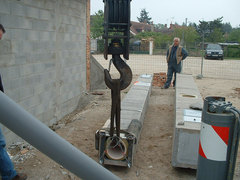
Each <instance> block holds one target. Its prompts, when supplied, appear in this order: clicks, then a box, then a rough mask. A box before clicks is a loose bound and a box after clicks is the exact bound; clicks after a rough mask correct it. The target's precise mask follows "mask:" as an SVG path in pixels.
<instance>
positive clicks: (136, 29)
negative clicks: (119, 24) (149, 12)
mask: <svg viewBox="0 0 240 180" xmlns="http://www.w3.org/2000/svg"><path fill="white" fill-rule="evenodd" d="M131 24H132V26H131V27H130V33H131V34H132V35H134V36H135V35H137V34H138V33H140V32H153V31H154V26H153V24H147V23H140V22H135V21H131Z"/></svg>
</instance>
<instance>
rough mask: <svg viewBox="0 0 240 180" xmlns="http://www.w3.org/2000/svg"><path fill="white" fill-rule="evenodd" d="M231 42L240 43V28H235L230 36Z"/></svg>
mask: <svg viewBox="0 0 240 180" xmlns="http://www.w3.org/2000/svg"><path fill="white" fill-rule="evenodd" d="M227 40H228V41H229V42H238V43H240V28H234V29H233V30H232V32H231V33H230V34H229V36H228V39H227Z"/></svg>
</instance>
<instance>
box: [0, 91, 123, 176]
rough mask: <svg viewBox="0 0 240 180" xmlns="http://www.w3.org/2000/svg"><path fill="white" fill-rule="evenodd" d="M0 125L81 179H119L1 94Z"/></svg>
mask: <svg viewBox="0 0 240 180" xmlns="http://www.w3.org/2000/svg"><path fill="white" fill-rule="evenodd" d="M0 122H1V123H2V124H3V125H4V126H6V127H7V128H8V129H10V130H11V131H13V132H14V133H15V134H17V135H18V136H20V137H21V138H23V139H24V140H26V141H27V142H28V143H30V144H31V145H33V146H34V147H35V148H37V149H38V150H39V151H41V152H42V153H44V154H45V155H47V156H48V157H50V158H51V159H53V160H54V161H56V162H57V163H58V164H60V165H62V166H63V167H65V168H66V169H68V170H69V171H71V172H72V173H74V174H75V175H76V176H78V177H80V178H82V179H86V180H88V179H89V180H95V179H97V180H106V179H109V180H115V179H116V180H119V179H120V178H119V177H117V176H115V175H114V174H113V173H111V172H110V171H109V170H107V169H105V168H104V167H102V166H101V165H100V164H98V163H97V162H95V161H94V160H92V159H91V158H89V157H88V156H87V155H85V154H84V153H83V152H81V151H80V150H78V149H77V148H76V147H74V146H73V145H72V144H70V143H69V142H68V141H66V140H65V139H63V138H62V137H60V136H59V135H58V134H56V133H55V132H54V131H52V130H51V129H50V128H48V127H47V126H46V125H45V124H43V123H42V122H41V121H39V120H37V119H36V118H35V117H33V116H32V115H31V114H30V113H28V112H27V111H25V110H24V109H23V108H22V107H20V106H19V105H18V104H17V103H15V102H14V101H13V100H11V99H10V98H9V97H8V96H6V95H5V94H4V93H2V92H1V91H0Z"/></svg>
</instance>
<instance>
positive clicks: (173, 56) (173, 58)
mask: <svg viewBox="0 0 240 180" xmlns="http://www.w3.org/2000/svg"><path fill="white" fill-rule="evenodd" d="M179 44H180V38H178V37H175V38H174V39H173V45H171V46H170V47H169V49H168V51H167V63H168V72H167V81H166V83H165V84H164V86H163V88H164V89H167V88H169V86H170V85H171V81H172V76H173V73H174V80H173V86H174V87H175V83H176V73H180V72H181V70H182V60H184V59H185V58H186V57H187V56H188V53H187V51H186V50H185V49H184V48H183V47H182V46H180V45H179Z"/></svg>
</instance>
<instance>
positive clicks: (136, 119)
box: [95, 75, 152, 167]
mask: <svg viewBox="0 0 240 180" xmlns="http://www.w3.org/2000/svg"><path fill="white" fill-rule="evenodd" d="M151 88H152V75H141V76H140V77H139V78H138V79H137V81H136V82H135V83H134V84H133V85H132V87H131V88H130V90H129V91H128V93H127V94H126V95H125V97H124V99H123V100H122V102H121V126H120V129H121V133H120V137H121V139H122V140H123V141H122V142H123V144H124V143H125V144H127V145H126V146H125V147H126V148H127V149H128V150H127V153H126V156H125V157H124V158H123V159H121V160H116V159H111V158H109V157H108V156H106V155H105V153H106V152H107V150H106V143H107V141H108V139H109V137H110V135H109V132H110V119H108V120H107V121H106V122H105V124H104V126H103V127H102V128H101V129H100V130H99V131H97V133H96V138H95V140H96V143H95V145H96V149H97V150H99V162H100V163H101V164H108V165H115V166H128V167H131V166H132V164H133V156H134V154H135V151H136V146H137V144H138V141H139V139H140V134H141V130H142V125H143V121H144V117H145V113H146V111H147V107H148V102H149V97H150V94H151Z"/></svg>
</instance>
